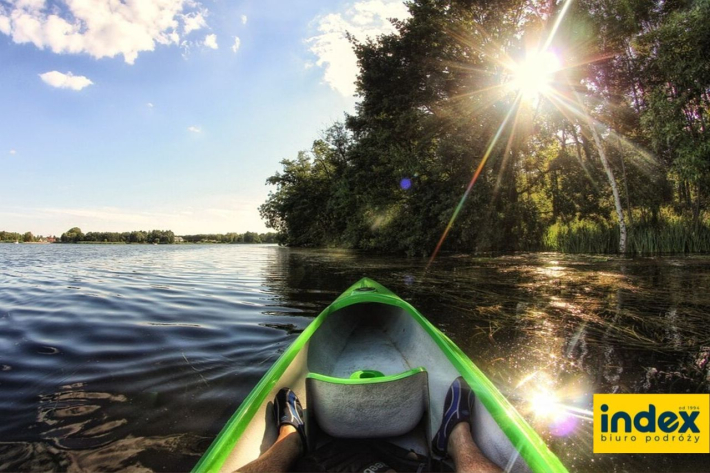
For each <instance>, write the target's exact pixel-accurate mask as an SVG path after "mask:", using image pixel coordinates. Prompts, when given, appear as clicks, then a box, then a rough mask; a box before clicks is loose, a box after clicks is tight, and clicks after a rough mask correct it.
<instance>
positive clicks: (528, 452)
mask: <svg viewBox="0 0 710 473" xmlns="http://www.w3.org/2000/svg"><path fill="white" fill-rule="evenodd" d="M363 370H366V371H368V372H377V373H379V374H380V375H382V376H383V378H382V380H383V381H388V382H389V381H390V380H392V382H391V384H389V385H387V389H383V390H380V391H382V392H383V393H387V392H389V395H390V396H392V397H393V398H394V401H395V402H394V405H396V402H397V400H398V399H399V397H402V399H403V401H402V402H410V403H411V402H413V401H411V396H409V395H408V394H407V393H411V391H412V388H411V387H402V388H398V387H397V386H400V385H401V386H406V385H405V384H402V382H401V381H398V379H401V377H402V375H401V374H402V373H407V372H414V371H417V370H421V371H422V372H425V375H426V376H423V377H421V378H422V379H424V380H425V381H419V383H423V384H424V386H423V388H424V391H425V396H426V405H425V406H424V413H423V414H422V420H421V423H420V425H419V427H418V428H417V429H414V430H412V431H411V432H410V433H407V434H402V435H396V434H397V433H398V432H397V426H396V425H394V426H393V425H390V424H392V419H388V418H385V419H381V422H379V423H378V422H374V421H370V422H367V421H365V420H363V424H364V425H367V426H368V429H374V432H375V435H376V434H377V433H378V429H379V430H380V433H382V435H376V436H379V437H386V440H387V441H389V442H392V443H396V444H399V445H400V446H403V447H405V448H408V449H413V450H415V451H417V453H420V454H423V455H431V452H430V451H429V445H430V444H431V439H432V437H433V435H434V434H435V432H436V430H437V429H438V427H439V424H440V422H441V418H442V414H443V403H444V399H445V397H446V392H447V390H448V388H449V386H450V384H451V382H452V381H453V380H454V379H455V378H456V377H458V376H463V377H464V379H465V380H466V381H467V382H468V384H469V385H470V386H471V388H472V389H473V390H474V392H475V394H476V406H475V408H474V415H473V425H472V435H473V438H474V440H475V441H476V443H477V445H478V446H479V448H480V449H481V451H482V452H483V453H484V454H485V455H486V456H487V457H488V458H489V459H490V460H491V461H493V462H494V463H496V464H498V465H499V466H500V467H501V468H504V469H506V470H507V471H521V472H523V471H546V472H548V471H566V470H565V468H564V466H563V465H562V464H561V463H560V461H559V460H558V459H557V457H556V456H555V455H554V454H553V453H552V452H550V451H549V449H548V448H547V446H546V445H545V443H544V442H543V441H542V439H540V437H539V436H538V435H537V434H536V433H535V432H534V430H533V429H532V428H531V427H530V426H529V425H528V424H527V423H526V422H525V421H524V420H523V419H522V417H521V416H520V415H519V414H518V412H517V411H516V410H515V409H514V408H513V407H512V406H511V405H510V404H509V403H508V401H507V400H506V399H505V398H504V397H503V396H502V395H501V394H500V392H499V391H498V390H497V389H496V388H495V386H493V384H492V383H491V382H490V381H489V380H488V379H487V378H486V377H485V375H483V373H482V372H481V371H480V370H479V369H478V368H477V367H476V366H475V365H474V364H473V363H472V362H471V361H470V360H469V359H468V357H467V356H466V355H464V354H463V353H462V352H461V350H460V349H459V348H458V347H457V346H456V345H455V344H454V343H453V342H451V340H449V339H448V338H447V337H446V336H445V335H444V334H442V333H441V332H440V331H439V330H437V329H436V328H435V327H434V326H432V325H431V324H430V323H429V322H428V321H427V320H426V319H425V318H424V317H423V316H422V315H421V314H420V313H419V312H418V311H417V310H416V309H414V308H413V307H412V306H411V305H409V304H408V303H406V302H405V301H403V300H402V299H400V298H399V297H397V296H396V295H395V294H393V293H392V292H391V291H389V290H387V289H386V288H384V287H383V286H381V285H379V284H378V283H376V282H375V281H373V280H371V279H367V278H365V279H362V280H361V281H359V282H358V283H356V284H355V285H353V286H352V287H350V288H349V289H348V290H347V291H345V293H343V295H341V296H340V297H339V298H338V299H336V301H335V302H333V304H331V305H330V306H329V307H327V308H326V309H325V310H324V311H323V312H322V313H321V314H320V315H319V316H318V317H317V318H316V319H315V320H314V321H313V322H312V323H311V324H310V325H309V326H308V327H307V328H306V330H305V331H304V332H303V333H302V334H301V335H300V336H299V337H298V338H297V339H296V340H295V341H294V343H293V344H292V345H291V347H289V349H287V351H286V352H285V353H284V354H283V355H282V356H281V358H280V359H279V360H278V361H277V362H276V363H275V364H274V366H273V367H272V368H271V369H270V370H269V371H268V372H267V373H266V374H265V375H264V377H263V378H262V380H261V381H260V382H259V383H258V384H257V386H256V387H255V388H254V390H253V391H252V392H251V393H250V395H249V396H248V397H247V398H246V399H245V400H244V402H243V403H242V404H241V406H240V408H239V409H238V410H237V412H236V413H235V414H234V416H232V418H231V419H230V420H229V421H228V423H227V424H226V425H225V427H224V428H223V430H222V432H221V433H220V434H219V435H218V437H217V438H216V439H215V441H214V442H213V444H212V446H211V447H210V448H209V450H208V451H207V452H206V453H205V455H204V456H203V458H202V459H201V460H200V462H199V463H198V464H197V465H196V467H195V469H194V471H195V472H208V471H209V472H212V471H214V472H216V471H235V470H237V469H238V468H240V467H242V466H243V465H245V464H246V463H249V462H250V461H252V460H254V459H256V458H258V457H259V455H261V454H262V453H263V452H265V451H266V450H267V449H268V448H269V446H271V444H272V443H273V441H274V440H275V438H276V428H275V425H274V422H273V417H272V414H271V409H272V406H271V401H272V400H273V398H274V396H275V395H276V393H277V392H278V391H279V390H280V389H281V388H283V387H289V388H291V389H292V390H293V391H295V392H296V394H297V395H298V396H299V398H300V400H301V403H302V404H303V407H304V412H305V413H306V418H307V419H309V420H308V421H307V422H308V424H309V425H308V428H309V432H311V431H312V429H311V424H313V425H316V424H319V425H328V424H329V423H328V422H327V419H325V418H324V416H327V414H324V413H323V412H324V410H323V409H322V407H323V406H321V404H322V402H321V403H319V404H318V406H316V405H315V403H314V404H313V405H309V401H311V399H309V393H311V396H313V398H314V399H316V396H315V394H314V390H313V386H312V383H313V382H314V381H313V379H309V376H310V377H311V378H314V377H315V378H321V379H323V380H326V381H328V380H329V379H332V380H334V381H333V383H335V385H336V386H335V387H336V388H337V384H343V385H347V384H353V383H354V384H360V383H362V381H347V380H348V379H350V378H351V377H352V376H355V375H354V373H358V372H362V371H363ZM398 376H399V377H400V378H398ZM366 382H372V383H379V382H380V381H379V380H377V379H375V380H371V381H370V380H367V381H366ZM345 389H346V391H343V393H344V394H343V395H344V396H348V395H349V394H347V393H352V392H353V390H352V389H350V390H347V389H348V388H345ZM363 392H368V393H370V394H369V395H370V396H373V395H374V396H377V395H378V394H376V393H377V392H378V391H377V389H374V388H373V389H365V390H363ZM407 396H409V397H407ZM405 397H406V399H408V400H407V401H404V399H405ZM417 399H418V398H417ZM368 402H369V408H367V409H364V410H363V411H362V412H365V413H366V414H367V415H369V416H372V417H373V419H376V418H377V416H378V415H381V416H385V417H386V416H387V414H386V412H389V413H390V414H389V415H390V416H391V415H392V414H391V412H393V411H392V410H391V408H392V405H393V402H392V399H384V398H383V399H380V400H378V399H370V400H369V401H368ZM416 402H419V401H416ZM388 403H389V404H388ZM387 405H389V406H390V407H389V409H390V410H389V411H385V410H383V411H382V413H381V414H379V413H378V409H386V408H387V407H386V406H387ZM378 406H385V407H378ZM317 407H318V409H317ZM316 413H317V415H318V416H320V417H319V419H318V421H314V420H312V419H315V417H316ZM309 414H310V416H309ZM400 417H401V416H400V415H397V416H395V418H396V419H400ZM403 422H404V420H403ZM380 424H381V425H382V426H387V427H388V428H389V429H384V430H383V427H380V426H379V425H380ZM330 425H332V426H333V427H332V428H337V425H338V422H331V423H330ZM406 425H408V426H411V425H410V424H406ZM403 428H404V427H403ZM348 429H349V430H348V431H347V432H348V433H350V435H347V436H348V437H353V438H358V437H363V436H365V434H367V435H373V431H372V430H363V431H362V432H360V433H361V434H362V435H358V432H359V431H358V429H357V428H350V427H349V428H348ZM392 429H394V430H392ZM393 434H395V435H393ZM308 437H309V448H315V447H317V446H318V445H317V443H315V442H314V443H313V444H311V441H312V437H315V436H312V435H311V434H310V433H309V435H308Z"/></svg>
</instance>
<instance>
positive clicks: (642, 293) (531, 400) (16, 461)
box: [0, 245, 710, 471]
mask: <svg viewBox="0 0 710 473" xmlns="http://www.w3.org/2000/svg"><path fill="white" fill-rule="evenodd" d="M425 266H426V261H425V260H422V259H405V258H391V257H381V256H371V255H361V254H358V253H354V252H345V251H317V250H310V251H308V250H292V249H286V248H279V247H276V246H260V245H255V246H247V245H244V246H240V245H214V246H210V245H205V246H138V245H134V246H101V245H96V246H93V245H0V419H2V422H0V470H24V471H27V470H31V471H40V470H41V471H67V470H71V471H77V470H92V471H97V470H101V471H116V470H123V469H126V468H129V469H132V470H136V471H141V470H145V471H150V470H156V471H185V470H189V469H191V468H192V466H194V464H195V463H196V462H197V460H198V459H199V457H200V455H201V454H202V452H203V451H204V450H205V449H206V448H207V446H208V445H209V444H210V442H211V441H212V439H213V438H214V436H215V435H216V434H217V433H218V432H219V430H220V429H221V427H222V426H223V424H224V422H225V421H226V420H227V419H228V418H229V416H230V415H231V414H232V413H233V412H234V410H235V409H236V408H237V407H238V406H239V403H240V402H241V401H242V400H243V399H244V398H245V397H246V395H247V394H248V393H249V391H250V390H251V389H252V387H253V386H254V385H255V384H256V383H257V382H258V380H259V379H260V378H261V376H262V375H263V374H264V372H265V371H266V370H267V369H268V368H269V367H270V366H271V364H272V363H273V362H274V361H275V360H276V359H277V358H278V356H279V355H280V354H281V353H282V352H283V351H284V350H285V349H286V348H287V347H288V345H289V344H290V343H291V342H292V341H293V340H294V339H295V337H297V336H298V334H299V333H300V332H301V331H303V329H304V328H305V327H306V326H307V325H308V324H309V323H310V322H311V321H312V320H313V317H314V316H316V315H317V314H318V313H319V312H320V310H322V309H323V308H324V307H325V306H326V305H328V304H329V303H330V302H331V301H332V300H333V299H334V298H335V297H336V296H337V295H339V294H340V293H341V292H342V291H343V290H344V289H346V288H347V287H348V286H349V285H350V284H352V283H353V282H355V281H356V280H357V279H359V278H360V277H362V276H369V277H372V278H375V279H376V280H378V281H379V282H381V283H383V284H384V285H386V286H388V287H389V288H390V289H392V290H394V291H395V292H397V293H398V294H399V295H400V296H402V297H403V298H405V299H407V300H409V301H410V302H412V303H413V304H414V305H415V306H416V307H418V308H419V309H420V310H421V311H422V312H423V313H424V315H426V316H427V317H428V318H429V319H430V320H431V321H432V322H433V323H434V324H435V325H436V326H438V327H439V328H441V329H442V330H443V331H444V332H445V333H446V334H447V335H449V336H450V337H451V338H452V339H453V340H454V341H455V342H456V343H457V344H458V345H459V346H460V347H461V348H462V349H463V350H464V351H465V352H466V353H467V354H468V355H469V356H470V357H471V358H472V359H473V360H474V361H475V362H476V363H477V364H478V365H479V366H480V367H481V368H482V369H483V370H484V372H485V373H486V374H487V375H488V376H489V377H490V378H491V379H492V380H493V382H494V383H495V384H496V385H497V386H498V387H499V389H500V390H501V391H502V392H503V393H504V394H505V395H506V396H508V397H509V399H510V400H511V401H512V402H513V404H514V405H515V406H516V407H517V408H518V409H519V410H520V411H521V413H523V415H524V416H525V417H526V418H527V419H528V420H529V421H530V422H531V423H532V424H533V425H534V426H535V428H536V429H537V430H538V431H539V432H540V433H541V434H542V435H543V437H544V438H545V440H546V441H547V442H548V444H549V445H550V446H551V448H552V449H553V450H554V451H555V452H556V453H557V454H558V455H559V456H560V458H561V459H562V461H563V462H564V463H565V464H566V465H567V466H568V467H569V468H570V469H571V470H582V471H669V470H671V471H707V468H708V466H707V465H708V459H709V457H710V456H708V455H646V456H640V455H639V456H636V455H593V454H592V453H591V450H592V449H591V432H592V424H591V419H590V415H589V414H590V413H589V412H588V411H590V410H591V406H592V396H591V393H593V392H599V393H602V392H616V393H624V392H678V393H682V392H708V358H709V357H710V348H708V346H709V345H710V324H708V315H707V312H708V309H709V308H710V258H707V257H693V258H657V259H636V260H624V259H620V258H607V257H602V258H600V257H582V256H563V255H556V254H530V255H515V256H504V257H498V258H474V257H470V256H446V257H441V258H439V259H438V260H437V261H436V262H435V264H434V265H433V266H432V267H431V268H430V269H429V271H428V272H427V273H426V275H425V274H424V272H423V271H424V267H425ZM554 398H556V399H558V401H559V404H555V405H554V410H559V409H560V408H561V407H560V406H565V407H564V408H565V414H564V415H562V416H560V415H559V412H549V413H547V414H548V415H541V411H542V412H544V411H547V410H549V407H550V406H549V403H548V404H546V403H545V401H544V400H545V399H554ZM541 408H542V409H541ZM571 414H573V415H571Z"/></svg>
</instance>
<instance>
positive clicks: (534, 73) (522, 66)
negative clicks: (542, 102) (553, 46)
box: [511, 51, 560, 100]
mask: <svg viewBox="0 0 710 473" xmlns="http://www.w3.org/2000/svg"><path fill="white" fill-rule="evenodd" d="M511 69H512V72H513V80H512V82H511V87H512V88H513V89H514V90H516V91H519V92H520V93H521V94H522V96H523V98H524V99H527V100H535V99H537V97H538V96H539V95H540V94H546V93H547V92H548V91H549V89H550V84H551V83H552V81H553V79H554V76H555V73H556V72H557V71H559V70H560V60H559V59H558V57H557V56H556V55H555V53H553V52H550V51H543V52H540V53H535V54H531V55H528V56H527V57H526V58H525V60H524V61H523V62H521V63H518V64H516V65H514V66H513V67H512V68H511Z"/></svg>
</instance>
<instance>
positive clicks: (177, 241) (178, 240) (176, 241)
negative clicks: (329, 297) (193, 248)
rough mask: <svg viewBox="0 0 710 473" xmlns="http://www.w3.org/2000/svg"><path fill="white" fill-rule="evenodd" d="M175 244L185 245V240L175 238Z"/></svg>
mask: <svg viewBox="0 0 710 473" xmlns="http://www.w3.org/2000/svg"><path fill="white" fill-rule="evenodd" d="M175 243H185V239H184V238H183V237H181V236H176V237H175Z"/></svg>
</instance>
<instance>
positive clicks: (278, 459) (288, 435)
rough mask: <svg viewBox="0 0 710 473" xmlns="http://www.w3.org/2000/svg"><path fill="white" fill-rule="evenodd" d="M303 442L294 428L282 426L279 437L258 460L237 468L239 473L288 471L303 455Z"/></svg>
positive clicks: (287, 425) (288, 425) (286, 425)
mask: <svg viewBox="0 0 710 473" xmlns="http://www.w3.org/2000/svg"><path fill="white" fill-rule="evenodd" d="M303 447H304V446H303V442H301V436H300V435H299V433H298V431H296V428H295V427H294V426H292V425H290V424H284V425H282V426H281V427H280V428H279V437H278V438H277V439H276V442H274V444H273V445H272V446H271V447H269V449H268V450H267V451H266V452H264V454H263V455H261V456H260V457H259V458H257V459H256V460H254V461H253V462H251V463H247V464H246V465H244V466H243V467H241V468H239V470H237V471H239V472H241V473H252V472H255V473H261V472H264V471H273V472H281V471H288V470H289V468H290V467H291V465H292V464H293V462H295V461H296V460H297V459H298V457H300V456H301V454H302V453H303V450H304V448H303Z"/></svg>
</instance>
